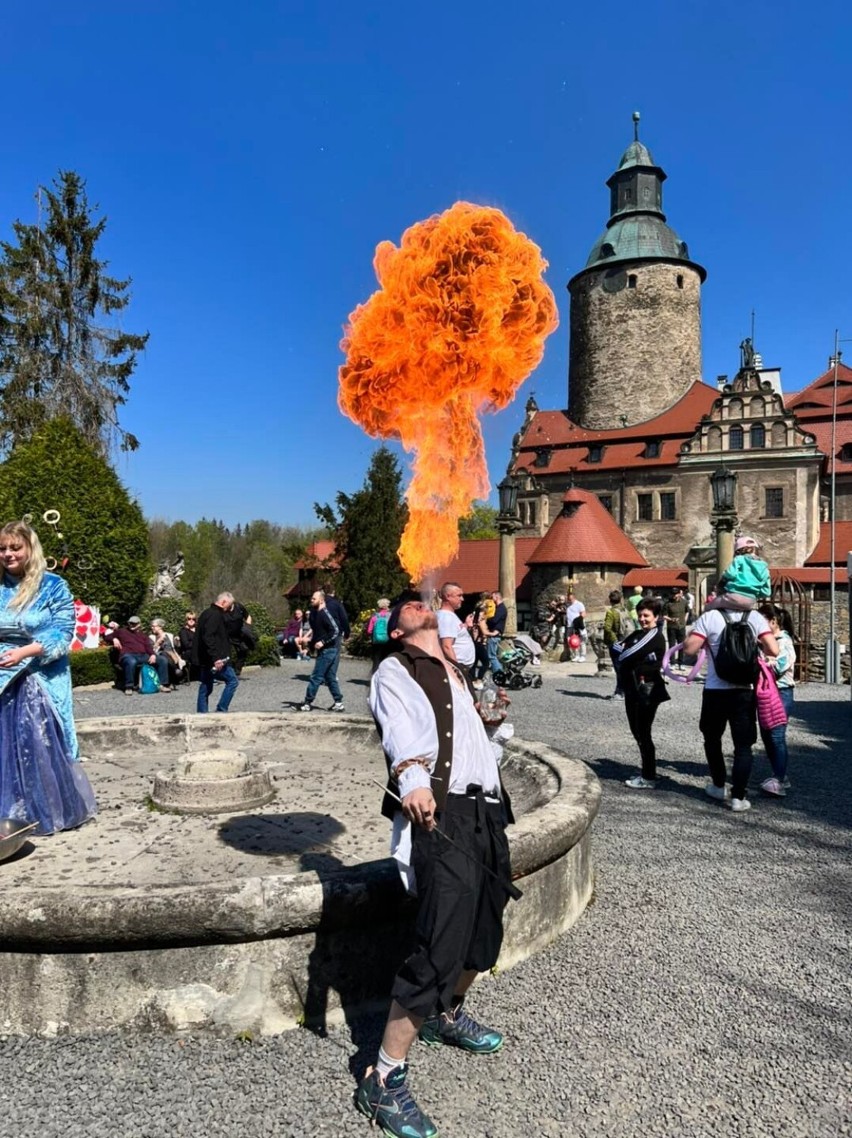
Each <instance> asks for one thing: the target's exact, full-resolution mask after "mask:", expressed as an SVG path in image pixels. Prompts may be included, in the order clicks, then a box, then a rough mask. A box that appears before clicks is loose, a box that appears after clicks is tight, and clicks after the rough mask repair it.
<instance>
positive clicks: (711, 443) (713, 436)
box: [707, 427, 722, 450]
mask: <svg viewBox="0 0 852 1138" xmlns="http://www.w3.org/2000/svg"><path fill="white" fill-rule="evenodd" d="M707 449H708V450H721V449H722V428H721V427H711V428H710V429H709V430H708V432H707Z"/></svg>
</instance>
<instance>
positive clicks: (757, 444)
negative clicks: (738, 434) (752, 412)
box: [749, 423, 766, 450]
mask: <svg viewBox="0 0 852 1138" xmlns="http://www.w3.org/2000/svg"><path fill="white" fill-rule="evenodd" d="M749 446H750V447H751V449H752V450H763V448H764V447H765V446H766V427H764V425H763V423H752V425H751V430H750V431H749Z"/></svg>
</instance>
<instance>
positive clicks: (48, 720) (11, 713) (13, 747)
mask: <svg viewBox="0 0 852 1138" xmlns="http://www.w3.org/2000/svg"><path fill="white" fill-rule="evenodd" d="M17 589H18V582H17V581H16V580H15V578H13V577H10V576H9V575H8V574H3V578H2V584H0V652H3V651H5V650H6V649H9V648H15V647H20V646H21V645H24V644H31V643H32V642H33V641H38V642H39V644H41V646H42V649H43V654H42V655H41V656H32V657H28V658H27V659H25V660H22V661H21V663H20V664H18V665H16V666H15V667H13V668H0V817H3V818H17V819H19V820H21V821H27V822H38V832H39V833H44V834H51V833H53V832H54V831H55V830H67V829H71V828H73V827H74V826H79V825H80V824H81V823H82V822H85V821H86V819H87V818H91V817H92V816H93V815H94V814H95V812H96V805H95V796H94V792H93V791H92V787H91V785H90V783H89V780H88V779H87V778H86V775H85V773H84V772H83V770H82V768H81V766H80V763H79V749H78V746H77V735H76V732H75V730H74V714H73V705H72V698H71V669H70V667H69V664H68V652H69V649H70V646H71V640H72V637H73V634H74V623H75V620H74V601H73V599H72V597H71V592H70V590H69V588H68V585H67V584H66V582H65V581H64V580H63V578H62V577H59V576H57V575H56V574H55V573H45V575H44V579H43V580H42V583H41V587H40V589H39V591H38V593H37V594H36V596H35V597H34V598H33V600H32V602H31V603H30V604H29V605H28V606H27V607H26V608H25V609H24V610H23V612H19V611H17V610H16V609H11V608H10V607H9V603H10V601H11V600H12V598H13V597H14V595H15V593H16V591H17Z"/></svg>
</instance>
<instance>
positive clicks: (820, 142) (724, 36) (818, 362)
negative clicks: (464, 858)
mask: <svg viewBox="0 0 852 1138" xmlns="http://www.w3.org/2000/svg"><path fill="white" fill-rule="evenodd" d="M3 32H4V35H3V45H2V60H3V66H2V69H0V91H2V96H3V105H4V106H5V107H6V118H7V127H6V132H5V137H6V143H5V147H4V153H3V157H2V162H0V235H2V236H3V237H6V236H8V233H9V226H10V223H11V221H12V220H13V219H15V218H17V217H20V218H21V219H22V220H27V221H29V220H33V219H34V210H35V204H34V200H33V194H34V192H35V188H36V186H37V184H38V183H39V182H42V183H44V182H49V181H50V179H51V178H52V177H53V176H54V174H55V173H56V171H57V170H58V169H60V168H65V169H68V168H70V169H75V170H77V171H78V172H79V173H81V174H82V175H83V176H84V177H85V178H86V179H87V180H88V188H89V195H90V199H91V200H92V201H95V202H99V203H100V204H101V206H102V209H103V212H105V213H106V214H107V215H108V217H109V224H108V228H107V232H106V236H105V238H104V242H103V246H102V249H103V252H104V254H105V255H106V256H107V257H108V258H109V259H110V261H111V266H112V269H113V270H114V272H115V273H116V274H117V275H131V276H132V277H133V282H134V283H133V293H134V298H133V303H132V306H131V309H130V310H129V314H128V315H127V317H126V324H127V327H128V328H129V329H131V330H134V331H144V330H149V331H150V333H151V339H150V344H149V347H148V349H147V351H146V353H145V355H144V357H143V358H142V359H141V361H140V365H139V368H138V370H137V372H136V374H135V376H134V378H133V381H132V382H133V386H132V394H131V397H130V401H129V403H128V406H127V408H126V409H125V414H124V418H123V422H124V425H125V426H126V427H127V428H128V429H129V430H132V431H133V432H134V433H136V434H137V435H138V436H139V437H140V438H141V441H142V447H141V449H140V450H139V451H138V452H137V453H136V454H135V455H133V456H129V457H127V456H122V457H120V458H119V459H118V470H119V473H120V475H121V477H122V479H123V480H124V481H125V483H126V484H127V486H128V487H129V488H130V490H131V492H132V493H134V494H135V495H136V496H137V497H138V498H139V499H140V501H141V504H142V507H143V509H144V511H145V513H146V515H147V516H148V517H165V518H167V519H171V520H177V519H180V518H182V519H185V520H187V521H194V520H196V519H197V518H199V517H201V516H207V517H211V516H216V517H219V518H222V519H224V520H225V521H226V522H228V523H229V524H234V523H236V522H238V521H247V520H250V519H252V518H268V519H269V520H271V521H276V522H281V523H292V524H313V523H314V522H315V517H314V514H313V510H312V503H313V502H314V501H315V500H320V501H327V500H332V499H333V497H334V495H335V493H336V492H337V490H340V489H342V490H346V491H352V490H354V489H356V488H357V487H358V486H360V485H361V483H362V481H363V477H364V472H365V470H366V467H367V464H368V462H369V458H370V454H371V453H372V450H373V448H374V446H375V445H376V444H375V443H374V442H373V440H371V439H369V438H367V437H366V436H365V435H364V434H363V433H362V432H361V430H360V429H359V428H358V427H356V426H355V425H354V424H352V423H350V422H349V421H348V420H346V419H344V418H343V416H342V415H341V414H340V412H339V411H338V409H337V404H336V392H337V368H338V366H339V364H340V362H341V354H340V352H339V348H338V343H339V340H340V337H341V332H342V326H343V324H344V322H345V320H346V317H347V315H348V314H349V312H351V311H352V309H354V307H355V305H356V304H358V303H359V302H362V301H364V300H366V299H367V297H368V296H369V295H370V293H371V292H372V291H373V289H374V287H375V278H374V275H373V271H372V258H373V252H374V249H375V246H376V244H377V243H378V242H379V241H381V240H383V239H386V238H389V239H391V240H393V241H394V242H397V241H398V240H399V238H400V236H401V234H402V232H403V230H404V229H405V228H406V227H407V226H408V225H410V224H411V223H412V222H414V221H417V220H419V219H421V218H424V217H427V216H429V215H430V214H432V213H435V212H439V211H441V210H443V209H446V208H447V207H448V206H450V205H451V204H452V203H453V202H454V201H456V200H458V199H467V200H470V201H474V202H480V203H483V204H488V205H495V206H498V207H499V208H500V209H502V210H504V211H505V212H506V213H507V214H508V215H509V216H510V218H511V219H512V221H513V222H514V223H515V225H516V226H517V227H518V228H520V229H522V230H524V231H525V232H526V233H528V234H529V236H530V237H532V238H533V240H535V241H536V242H537V243H538V244H539V245H540V246H541V247H542V250H543V252H544V255H545V257H546V258H547V259H548V261H549V262H550V269H549V271H548V281H549V283H550V285H551V287H552V288H553V290H554V292H555V294H556V296H557V300H558V303H559V308H560V317H561V325H560V328H559V329H558V330H557V332H555V333H554V335H553V336H551V338H550V340H549V341H548V344H547V348H546V352H545V357H544V360H543V362H542V364H541V366H540V367H539V368H538V370H537V372H536V373H535V374H534V375H533V376H532V377H531V379H530V380H528V381H527V383H526V384H525V385H524V386H523V387H522V388H521V389H520V392H519V397H518V399H517V400H516V402H515V403H514V404H513V405H512V406H510V407H509V408H508V409H507V410H505V411H503V412H502V413H501V414H500V415H497V416H494V417H490V418H488V419H486V421H485V424H484V426H485V438H486V448H487V453H488V460H489V467H490V472H491V477H492V481H493V482H497V481H498V480H499V479H500V477H501V476H502V474H503V471H504V469H505V464H506V461H507V458H508V447H509V442H510V440H511V437H512V435H513V433H514V432H515V431H516V430H517V428H518V426H519V424H520V421H521V419H522V417H523V403H524V401H525V399H526V396H527V394H528V393H529V392H530V391H531V390H534V391H535V393H536V399H537V400H538V403H539V405H540V406H542V407H564V406H566V404H567V358H568V331H567V329H568V305H567V292H566V290H565V285H566V283H567V281H568V279H569V278H570V277H571V276H572V275H573V274H574V273H575V272H577V271H578V270H579V269H580V268H582V266H583V264H584V263H585V260H586V257H587V255H588V252H589V249H590V248H591V245H592V244H593V242H594V241H595V239H596V237H597V236H598V233H599V232H600V231H601V230H602V229H603V226H604V224H605V222H606V219H607V214H608V209H607V206H608V191H607V190H606V187H605V185H604V183H605V181H606V179H607V178H608V177H609V175H610V174H611V173H612V171H613V170H614V169H615V167H616V165H617V162H618V159H619V157H620V155H621V153H622V151H623V150H624V148H625V146H626V145H627V144H628V142H629V141H630V139H631V138H632V124H631V118H630V116H631V112H632V111H633V110H634V109H638V110H640V111H641V114H642V125H641V137H642V140H643V141H644V142H645V143H646V144H647V145H648V146H649V147H650V149H651V151H652V153H653V155H654V158H655V159H656V161H657V162H658V163H659V164H660V165H662V166H663V168H664V169H665V170H666V172H667V174H668V181H667V182H666V185H665V191H664V195H665V197H664V208H665V210H666V213H667V215H668V220H669V223H670V224H671V225H672V226H673V227H674V228H675V230H677V232H678V233H679V234H680V236H681V237H682V238H683V239H684V240H686V241H687V242H688V243H689V248H690V253H691V255H692V256H693V257H694V259H696V260H697V261H699V262H700V263H702V264H703V265H704V266H705V267H706V268H707V271H708V279H707V282H706V284H705V286H704V291H703V332H704V338H703V343H704V378H705V379H706V380H708V381H709V382H711V383H712V382H713V381H714V379H715V377H716V375H717V374H718V373H721V372H726V373H732V372H734V371H735V370H736V367H737V364H738V358H739V354H738V344H739V342H740V341H741V340H742V338H743V336H745V335H747V334H748V333H749V330H750V323H751V311H752V309H754V310H755V311H756V336H755V341H756V347H757V349H758V350H759V351H760V352H761V353H762V355H763V357H764V362H765V363H766V364H767V365H768V366H780V367H782V368H783V373H782V375H783V382H784V387H785V389H786V390H796V389H798V388H800V387H802V386H804V385H805V384H806V383H808V382H810V381H811V380H812V379H813V378H815V377H816V376H817V375H818V374H820V373H821V372H822V371H823V370H824V369H825V366H826V363H827V359H828V356H829V354H830V352H831V350H832V346H833V338H834V330H835V328H839V329H840V333H841V336H844V337H850V338H852V295H850V288H849V273H850V263H852V237H850V234H852V226H850V217H849V212H848V203H849V198H850V193H849V185H850V182H852V169H851V168H850V167H852V149H850V147H849V145H848V135H849V124H850V123H852V95H851V94H850V90H852V86H851V85H850V81H849V74H850V71H849V67H850V46H852V14H850V7H849V5H848V4H846V3H841V2H839V0H838V2H833V0H816V2H814V3H811V4H809V5H807V6H805V5H804V4H802V3H796V2H793V0H773V2H768V0H740V2H739V3H732V2H729V0H721V2H716V3H713V4H711V3H706V2H703V0H701V2H698V0H672V2H654V0H652V2H650V3H648V4H644V5H640V4H635V3H630V4H628V3H624V2H622V0H611V2H610V3H608V4H601V5H575V4H568V3H566V2H565V0H540V2H539V3H538V4H535V5H523V4H517V3H515V2H513V3H508V2H506V0H489V2H488V3H483V2H480V0H468V2H467V3H457V2H456V3H445V2H441V0H437V2H433V3H431V4H428V5H426V4H410V3H402V4H400V3H396V4H391V3H375V2H372V0H361V2H359V3H357V4H356V3H351V2H342V0H327V2H321V0H315V2H313V3H308V2H306V3H301V4H300V3H295V2H281V3H272V2H270V0H255V2H254V3H251V4H248V5H245V6H243V8H242V9H241V8H240V6H238V5H235V4H233V3H232V2H229V3H225V2H224V0H205V2H204V3H201V2H188V0H169V2H166V0H146V2H145V3H137V2H133V0H130V2H125V3H122V4H116V3H115V2H114V0H110V2H109V3H107V2H99V3H95V2H92V0H76V3H75V4H74V5H70V4H67V3H65V2H63V3H61V4H60V3H58V2H57V0H43V2H42V3H40V4H39V5H38V6H37V7H35V8H34V7H33V5H31V4H24V3H22V2H20V0H7V3H6V4H5V5H4V20H3ZM847 348H848V349H849V350H848V351H847V357H848V356H852V344H849V345H847Z"/></svg>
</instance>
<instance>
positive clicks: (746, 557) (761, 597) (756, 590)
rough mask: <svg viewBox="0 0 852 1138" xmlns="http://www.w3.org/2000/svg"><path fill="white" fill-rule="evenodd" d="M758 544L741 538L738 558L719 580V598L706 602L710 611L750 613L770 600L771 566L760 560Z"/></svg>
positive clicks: (737, 551) (717, 587)
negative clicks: (761, 603)
mask: <svg viewBox="0 0 852 1138" xmlns="http://www.w3.org/2000/svg"><path fill="white" fill-rule="evenodd" d="M758 548H759V546H758V544H757V542H756V541H755V539H754V538H753V537H738V538H737V543H736V545H735V546H734V552H735V554H736V556H735V557H734V560H733V561H732V562H731V564H730V565H729V566H728V568H727V569H726V570H725V571H724V573H723V574H722V576H721V577H720V578H719V583H718V585H717V586H716V594H717V595H716V596H715V597H714V598H713V600H712V601H708V602H707V608H708V609H731V610H733V611H734V612H750V611H751V610H752V609H754V608H756V607H757V605H758V604H759V603H760V602H762V601H765V600H768V598H769V595H770V593H771V592H772V588H771V585H770V583H769V566H768V565H767V564H766V562H765V561H763V560H762V559H761V558H760V557H758V556H757V551H758Z"/></svg>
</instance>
